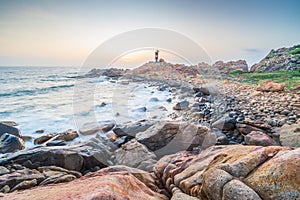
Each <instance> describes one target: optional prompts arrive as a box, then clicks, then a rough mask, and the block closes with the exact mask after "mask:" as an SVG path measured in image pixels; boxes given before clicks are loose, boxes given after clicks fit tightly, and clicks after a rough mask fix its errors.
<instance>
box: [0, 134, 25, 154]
mask: <svg viewBox="0 0 300 200" xmlns="http://www.w3.org/2000/svg"><path fill="white" fill-rule="evenodd" d="M24 147H25V146H24V141H23V139H21V138H19V137H17V136H15V135H11V134H8V133H4V134H2V135H1V137H0V153H8V152H13V151H16V150H21V149H24Z"/></svg>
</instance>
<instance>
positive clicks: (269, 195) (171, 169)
mask: <svg viewBox="0 0 300 200" xmlns="http://www.w3.org/2000/svg"><path fill="white" fill-rule="evenodd" d="M299 169H300V149H295V150H292V149H290V148H288V147H281V146H268V147H261V146H242V145H228V146H213V147H210V148H208V149H206V150H204V151H202V152H200V153H197V152H194V153H192V152H190V153H189V152H179V153H177V154H173V155H168V156H165V157H163V158H162V159H161V160H159V161H158V163H157V164H156V166H155V173H156V175H157V176H158V177H159V178H160V180H161V181H162V182H163V184H164V185H165V186H166V188H168V190H169V191H170V192H172V189H173V188H174V187H175V188H178V189H179V190H181V191H182V192H184V193H185V194H186V195H190V196H193V197H198V198H200V199H258V200H259V199H298V198H299V197H300V181H299V180H300V174H299Z"/></svg>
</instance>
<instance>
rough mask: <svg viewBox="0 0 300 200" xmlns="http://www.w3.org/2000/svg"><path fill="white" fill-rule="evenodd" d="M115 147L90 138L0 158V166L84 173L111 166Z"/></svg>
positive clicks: (107, 142) (109, 143) (105, 141)
mask: <svg viewBox="0 0 300 200" xmlns="http://www.w3.org/2000/svg"><path fill="white" fill-rule="evenodd" d="M114 148H115V146H114V145H113V144H112V143H111V142H110V141H109V140H105V139H104V138H92V139H90V140H87V141H85V142H81V143H78V144H73V145H68V146H55V147H39V148H34V149H29V150H24V151H18V152H15V153H13V154H10V155H7V156H6V157H3V158H0V165H7V164H11V163H17V164H21V165H23V166H25V167H28V168H37V167H40V166H52V165H54V166H58V167H62V168H65V169H68V170H75V171H80V172H84V171H86V170H89V169H92V168H94V167H96V166H98V167H100V168H101V167H106V166H108V165H112V164H113V162H112V161H111V156H112V151H113V150H115V149H114Z"/></svg>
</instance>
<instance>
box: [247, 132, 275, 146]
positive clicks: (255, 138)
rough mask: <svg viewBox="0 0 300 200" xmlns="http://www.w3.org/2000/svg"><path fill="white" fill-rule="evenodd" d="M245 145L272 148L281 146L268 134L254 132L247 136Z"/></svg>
mask: <svg viewBox="0 0 300 200" xmlns="http://www.w3.org/2000/svg"><path fill="white" fill-rule="evenodd" d="M245 144H247V145H257V146H272V145H275V146H276V145H279V144H277V142H275V140H273V139H272V138H271V137H270V136H268V135H267V134H265V133H263V132H260V131H252V132H251V133H249V134H248V135H246V136H245Z"/></svg>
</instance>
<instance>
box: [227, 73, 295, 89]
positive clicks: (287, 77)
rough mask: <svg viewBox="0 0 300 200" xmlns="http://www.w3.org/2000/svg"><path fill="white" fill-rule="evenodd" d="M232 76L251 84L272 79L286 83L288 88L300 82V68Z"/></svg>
mask: <svg viewBox="0 0 300 200" xmlns="http://www.w3.org/2000/svg"><path fill="white" fill-rule="evenodd" d="M231 76H233V77H236V78H241V79H242V82H244V83H251V84H258V83H260V82H262V81H265V80H271V81H273V82H276V83H285V84H286V87H287V88H288V89H290V88H291V87H294V86H296V85H299V84H300V70H296V71H279V72H273V73H258V72H255V73H242V74H231Z"/></svg>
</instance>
